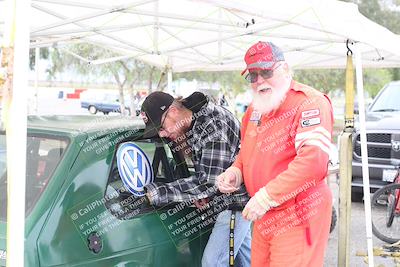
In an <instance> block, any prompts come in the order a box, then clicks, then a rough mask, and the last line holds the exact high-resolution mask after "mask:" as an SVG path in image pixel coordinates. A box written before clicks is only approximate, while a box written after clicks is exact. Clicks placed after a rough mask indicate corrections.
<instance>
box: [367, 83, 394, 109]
mask: <svg viewBox="0 0 400 267" xmlns="http://www.w3.org/2000/svg"><path fill="white" fill-rule="evenodd" d="M399 99H400V84H399V85H397V84H396V85H393V84H391V85H389V86H388V87H387V88H385V89H384V90H383V91H382V93H381V94H380V95H378V97H377V99H376V100H375V102H374V103H373V105H372V107H371V109H370V111H371V112H375V111H400V101H399Z"/></svg>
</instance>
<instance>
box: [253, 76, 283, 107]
mask: <svg viewBox="0 0 400 267" xmlns="http://www.w3.org/2000/svg"><path fill="white" fill-rule="evenodd" d="M289 89H290V83H289V84H288V86H285V87H284V88H271V90H269V91H267V92H265V93H262V92H255V91H254V90H252V94H253V101H252V105H253V108H254V109H255V110H256V111H258V112H260V113H262V114H268V113H270V112H271V111H273V110H276V109H278V108H279V106H280V105H281V104H282V102H283V100H284V99H285V97H286V93H287V92H288V91H289Z"/></svg>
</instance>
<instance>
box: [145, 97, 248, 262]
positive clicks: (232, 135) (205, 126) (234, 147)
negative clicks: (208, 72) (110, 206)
mask: <svg viewBox="0 0 400 267" xmlns="http://www.w3.org/2000/svg"><path fill="white" fill-rule="evenodd" d="M142 117H143V119H144V121H145V122H146V128H147V129H153V130H156V131H157V132H158V134H159V136H160V137H164V138H168V139H171V140H172V141H174V142H175V143H176V144H177V146H176V147H178V148H179V149H181V150H182V151H184V153H185V154H186V155H191V159H192V161H193V164H194V168H195V174H194V175H192V176H190V177H188V178H183V179H178V180H176V181H174V182H171V183H152V184H148V185H146V187H145V191H146V197H147V198H148V201H149V203H150V204H152V205H155V206H165V205H167V204H171V203H177V202H186V201H192V202H194V203H195V204H196V206H197V207H201V206H202V205H204V202H206V201H205V200H211V199H213V198H214V197H216V196H218V195H221V193H220V192H219V191H218V188H217V186H216V178H217V176H218V175H220V174H221V173H222V172H224V171H225V170H226V169H227V168H228V167H229V166H230V165H231V164H232V163H233V162H234V161H235V158H236V155H237V154H238V152H239V148H240V124H239V121H238V120H237V119H236V118H235V117H234V116H233V114H232V113H230V112H229V111H228V110H226V109H225V108H223V107H220V106H217V105H215V104H214V103H212V102H211V101H209V100H208V98H207V97H205V96H204V95H203V94H202V93H199V92H195V93H193V94H192V95H191V96H189V97H187V98H185V99H174V98H173V97H172V96H171V95H169V94H166V93H163V92H154V93H152V94H150V95H149V96H148V97H147V98H146V100H145V101H144V102H143V104H142ZM224 198H225V203H227V204H226V207H225V210H224V211H222V212H221V213H219V214H218V216H217V217H216V222H215V225H214V228H213V231H212V233H211V235H210V239H209V242H208V243H207V246H206V248H205V250H204V254H203V259H202V266H207V267H208V266H224V267H225V266H228V265H229V264H228V261H229V255H228V247H229V230H230V229H229V223H230V215H231V213H232V211H234V212H235V213H236V214H237V216H236V222H235V229H234V234H235V240H234V241H235V242H234V256H235V258H236V264H235V266H250V243H251V241H250V237H251V232H250V223H249V221H246V220H244V219H243V217H242V216H241V215H240V213H241V210H242V209H243V207H244V206H245V205H246V203H247V201H248V200H249V196H248V194H247V192H246V188H245V187H244V185H242V186H241V187H240V188H239V190H238V191H236V192H235V193H234V194H232V195H224Z"/></svg>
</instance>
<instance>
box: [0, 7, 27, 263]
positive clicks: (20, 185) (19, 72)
mask: <svg viewBox="0 0 400 267" xmlns="http://www.w3.org/2000/svg"><path fill="white" fill-rule="evenodd" d="M6 4H7V6H6V10H7V12H6V13H7V16H8V17H7V23H6V25H5V31H6V32H5V34H4V36H5V39H7V40H4V47H6V48H7V50H9V51H8V52H7V54H8V56H9V57H8V59H9V61H8V62H7V64H8V68H9V72H8V74H7V75H8V76H7V80H6V84H5V85H4V86H6V87H7V92H8V99H7V100H8V101H7V104H6V105H5V107H4V108H5V114H6V115H5V120H4V123H5V126H6V142H7V173H8V174H7V200H8V201H7V266H24V249H25V248H24V241H25V197H24V196H25V175H26V143H27V137H26V134H27V130H26V126H27V101H26V89H27V87H28V66H29V61H28V60H29V22H30V20H29V19H27V18H30V16H29V13H30V1H29V0H28V1H16V0H8V1H7V2H6Z"/></svg>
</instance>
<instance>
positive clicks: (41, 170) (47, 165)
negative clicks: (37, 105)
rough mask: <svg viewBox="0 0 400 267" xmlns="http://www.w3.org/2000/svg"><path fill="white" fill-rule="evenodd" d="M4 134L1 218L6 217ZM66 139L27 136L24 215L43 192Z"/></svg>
mask: <svg viewBox="0 0 400 267" xmlns="http://www.w3.org/2000/svg"><path fill="white" fill-rule="evenodd" d="M5 139H6V138H5V135H0V147H1V148H0V174H1V178H0V198H1V212H0V213H1V214H0V216H1V217H0V218H1V219H4V220H5V219H6V209H7V208H6V206H7V205H6V204H5V203H6V201H7V199H6V196H7V194H6V192H7V171H6V145H5ZM68 143H69V141H68V140H67V139H60V138H57V137H47V136H28V138H27V147H26V193H25V215H28V214H29V213H30V211H31V210H32V209H33V207H34V206H35V204H36V203H37V201H38V200H39V198H40V196H41V195H42V193H43V192H44V190H45V188H46V186H47V184H48V182H49V180H50V178H51V176H52V174H53V172H54V170H55V169H56V167H57V165H58V163H59V162H60V161H61V159H62V157H63V155H64V151H65V150H66V148H67V146H68Z"/></svg>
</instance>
